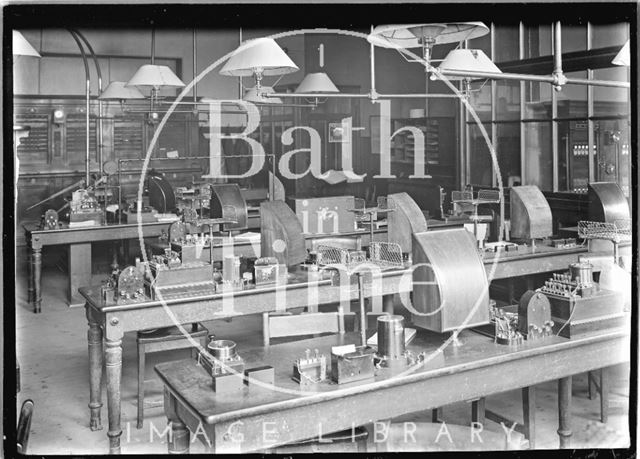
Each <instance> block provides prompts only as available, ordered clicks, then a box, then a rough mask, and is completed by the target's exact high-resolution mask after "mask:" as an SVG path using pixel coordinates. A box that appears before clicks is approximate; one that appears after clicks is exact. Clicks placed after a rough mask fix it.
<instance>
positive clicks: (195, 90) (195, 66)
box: [193, 27, 198, 102]
mask: <svg viewBox="0 0 640 459" xmlns="http://www.w3.org/2000/svg"><path fill="white" fill-rule="evenodd" d="M196 43H197V41H196V28H195V27H194V28H193V101H194V102H197V101H198V80H197V78H196V75H197V73H196V72H197V71H198V60H197V53H196Z"/></svg>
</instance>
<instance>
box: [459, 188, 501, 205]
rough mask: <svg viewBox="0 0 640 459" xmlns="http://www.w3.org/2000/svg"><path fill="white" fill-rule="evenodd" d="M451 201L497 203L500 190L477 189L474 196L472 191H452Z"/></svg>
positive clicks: (474, 203) (476, 203) (475, 203)
mask: <svg viewBox="0 0 640 459" xmlns="http://www.w3.org/2000/svg"><path fill="white" fill-rule="evenodd" d="M451 202H456V203H467V204H473V205H478V204H497V203H499V202H500V192H499V191H497V190H479V191H478V193H477V195H476V197H475V198H474V197H473V191H452V192H451Z"/></svg>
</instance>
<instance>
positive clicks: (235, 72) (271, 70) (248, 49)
mask: <svg viewBox="0 0 640 459" xmlns="http://www.w3.org/2000/svg"><path fill="white" fill-rule="evenodd" d="M297 70H298V66H297V65H296V64H295V63H294V62H293V61H292V60H291V59H290V58H289V56H287V54H286V53H285V52H284V51H283V50H282V48H280V46H279V45H278V44H277V43H276V42H275V40H273V39H271V38H256V39H255V40H249V41H247V42H245V43H243V44H242V45H240V47H239V48H238V49H236V50H235V51H234V52H233V54H232V55H231V57H230V58H229V60H228V61H227V62H226V63H225V64H224V66H223V67H222V69H220V75H226V76H239V77H245V76H252V75H253V74H255V73H261V74H262V75H265V76H269V75H284V74H286V73H293V72H295V71H297Z"/></svg>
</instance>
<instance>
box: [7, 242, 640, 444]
mask: <svg viewBox="0 0 640 459" xmlns="http://www.w3.org/2000/svg"><path fill="white" fill-rule="evenodd" d="M94 252H95V250H94ZM25 254H26V251H25V249H24V248H19V249H18V252H17V254H16V259H17V274H18V275H17V279H16V305H15V311H16V352H17V357H18V360H19V362H20V366H21V375H22V390H21V392H20V393H19V394H18V402H19V403H21V402H22V401H23V400H24V399H26V398H31V399H32V400H33V401H34V402H35V411H34V416H33V423H32V429H31V436H30V440H29V451H28V452H29V453H30V454H35V455H38V454H78V455H83V454H91V453H93V454H103V453H106V452H107V451H108V442H107V435H106V394H104V400H103V403H104V408H103V414H102V418H103V425H104V426H105V430H102V431H98V432H91V431H90V430H89V428H88V425H89V409H88V407H87V404H88V402H89V388H88V370H87V360H88V357H87V343H86V335H87V322H86V319H85V315H84V309H83V308H68V307H67V306H66V305H65V304H64V298H65V291H66V290H65V289H66V286H67V277H66V275H65V274H64V273H63V272H62V271H61V270H60V269H59V268H58V267H57V266H56V265H57V264H58V265H59V264H64V258H65V256H64V252H63V251H59V250H52V249H50V248H45V256H44V257H43V258H44V261H45V263H44V265H45V266H44V271H43V304H42V313H41V314H39V315H35V314H33V313H32V312H31V310H30V308H29V307H28V305H27V302H26V299H27V281H26V272H27V271H26V264H25V262H24V260H25V256H26V255H25ZM94 258H95V256H94ZM108 264H109V260H108V258H107V257H106V256H104V257H102V258H100V257H98V264H97V266H96V267H95V268H94V272H96V269H98V270H102V271H103V272H107V271H106V269H108ZM106 277H107V275H106V274H100V275H96V276H94V280H95V282H97V283H99V282H100V280H102V279H104V278H106ZM205 325H206V326H207V327H208V328H209V330H210V331H213V332H214V333H216V335H217V336H218V337H219V338H225V339H232V340H234V341H236V342H237V343H238V348H239V351H240V352H242V348H243V347H247V346H254V345H259V344H260V343H261V340H262V338H261V323H260V318H259V317H253V316H252V317H243V318H237V319H233V321H231V322H226V321H217V322H211V323H207V324H205ZM123 346H124V369H123V375H122V425H123V429H124V432H123V436H122V452H123V453H129V454H143V453H147V454H148V453H165V452H166V443H165V438H161V437H160V435H159V432H162V431H164V429H165V425H166V418H165V417H164V416H163V412H162V403H161V394H162V387H161V385H160V384H159V382H158V380H157V379H156V378H155V374H154V372H153V366H154V365H155V363H157V362H159V361H161V360H162V361H164V360H169V359H172V358H184V357H186V356H187V355H188V351H178V352H174V353H165V354H159V355H158V354H156V355H151V356H149V357H148V358H147V371H146V378H147V379H149V380H150V381H149V384H148V386H147V387H148V390H147V398H148V400H151V401H152V402H153V401H154V400H155V402H156V403H155V406H152V407H150V408H149V409H147V410H146V421H145V425H144V428H143V429H141V430H138V429H136V425H135V417H136V401H135V397H136V356H135V336H134V335H133V334H127V335H125V339H124V343H123ZM501 377H503V375H496V378H501ZM556 387H557V384H556V383H553V382H551V383H545V384H541V385H539V386H537V387H536V395H537V398H536V428H537V430H536V438H535V441H536V448H540V449H556V448H557V447H558V437H557V435H556V429H557V425H558V419H557V416H558V415H557V397H556ZM587 395H588V394H587V382H586V375H579V376H577V377H574V386H573V432H574V435H573V443H572V447H573V448H589V449H590V448H607V449H608V448H623V447H627V446H628V444H629V425H628V422H629V421H628V409H629V367H628V365H623V366H618V367H615V369H614V371H613V377H612V387H611V406H610V410H609V422H608V424H607V425H604V424H602V423H600V422H598V420H599V410H600V404H599V400H598V399H597V398H595V399H594V400H589V399H588V396H587ZM486 406H487V408H488V409H491V410H493V411H497V412H499V413H500V414H502V415H504V416H507V417H508V418H510V419H513V420H515V421H518V420H521V419H522V408H521V401H520V391H519V390H516V391H512V392H508V393H504V394H500V395H496V396H492V397H490V398H488V399H487V402H486ZM430 417H431V414H430V412H429V413H415V414H412V415H410V416H405V417H403V418H402V419H398V420H394V421H398V422H400V421H428V420H430ZM470 417H471V409H470V404H469V403H460V404H456V405H452V406H449V407H445V409H444V420H445V421H446V422H447V423H450V424H463V425H468V424H469V422H470ZM484 428H485V429H487V430H491V431H495V432H501V431H502V427H501V426H500V425H499V424H495V423H493V422H490V421H487V422H486V424H485V425H484ZM514 435H516V436H518V434H514ZM191 451H192V452H204V448H203V446H202V445H201V443H200V442H194V443H193V444H192V450H191Z"/></svg>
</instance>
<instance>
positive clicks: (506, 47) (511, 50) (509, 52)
mask: <svg viewBox="0 0 640 459" xmlns="http://www.w3.org/2000/svg"><path fill="white" fill-rule="evenodd" d="M518 29H519V27H518V24H509V25H496V26H495V39H494V42H495V43H496V47H495V49H496V56H495V59H493V61H494V62H506V61H516V60H518V59H519V58H520V55H519V54H520V53H519V48H520V46H519V43H520V41H519V38H518V35H519V31H518Z"/></svg>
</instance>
